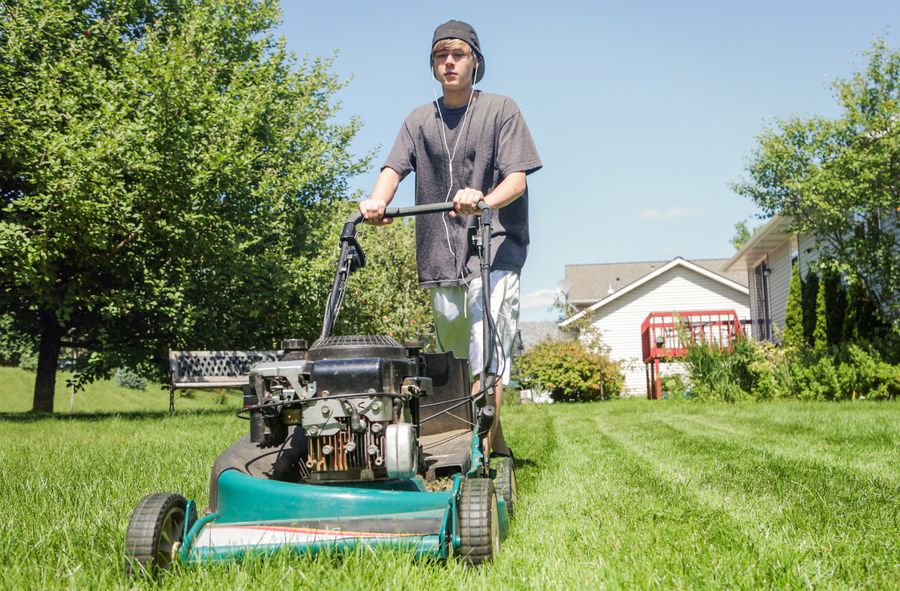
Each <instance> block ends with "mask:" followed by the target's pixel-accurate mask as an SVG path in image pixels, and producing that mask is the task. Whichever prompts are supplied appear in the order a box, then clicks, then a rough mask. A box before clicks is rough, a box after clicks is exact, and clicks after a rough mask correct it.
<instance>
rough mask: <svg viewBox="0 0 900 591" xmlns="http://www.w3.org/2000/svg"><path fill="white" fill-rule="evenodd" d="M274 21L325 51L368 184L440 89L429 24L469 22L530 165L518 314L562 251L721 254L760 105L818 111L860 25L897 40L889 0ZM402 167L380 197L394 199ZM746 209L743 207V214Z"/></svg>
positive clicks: (573, 258) (896, 7) (867, 43)
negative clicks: (509, 102)
mask: <svg viewBox="0 0 900 591" xmlns="http://www.w3.org/2000/svg"><path fill="white" fill-rule="evenodd" d="M282 8H283V11H284V23H283V25H282V28H281V32H282V33H283V34H284V36H285V37H286V39H287V41H288V45H289V47H290V48H291V49H292V50H293V51H294V52H296V53H297V54H298V55H300V56H304V55H308V56H331V55H332V54H333V53H334V52H335V51H337V52H338V53H337V57H336V59H335V62H334V71H335V72H336V73H338V74H339V75H340V76H341V77H342V78H344V79H349V82H348V85H347V86H346V88H344V89H343V90H341V91H340V93H339V95H338V98H339V100H340V101H341V102H342V103H343V110H342V115H341V117H342V118H348V117H350V116H351V115H357V116H359V117H360V118H361V119H362V120H363V122H364V124H365V126H364V128H363V129H362V131H361V132H360V133H359V135H358V136H357V138H356V140H355V143H354V150H355V151H356V153H357V154H364V153H367V152H369V151H375V152H376V156H375V158H374V160H373V163H372V168H371V170H370V172H369V173H367V174H364V175H360V176H358V177H355V178H354V179H353V181H352V183H351V184H352V186H353V187H354V188H355V189H361V190H363V191H366V192H368V191H369V190H371V188H372V185H373V183H374V180H375V177H376V176H377V171H378V168H379V167H380V165H381V163H382V161H383V159H384V157H385V156H386V153H387V151H388V150H389V149H390V146H391V144H392V143H393V140H394V137H395V136H396V133H397V130H398V129H399V126H400V123H401V122H402V120H403V118H404V117H405V116H406V114H407V113H408V112H409V111H410V110H411V109H412V108H413V107H415V106H417V105H420V104H423V103H425V102H428V101H430V100H432V97H433V90H432V89H433V88H435V89H436V90H437V92H438V93H440V87H439V86H437V83H436V82H434V83H433V80H432V78H431V75H430V70H429V68H428V51H429V45H430V42H431V36H432V32H433V31H434V28H435V26H437V25H438V24H440V23H442V22H444V21H446V20H448V19H451V18H455V19H460V20H465V21H467V22H469V23H471V24H472V25H473V26H474V27H475V29H476V30H477V31H478V35H479V37H480V39H481V45H482V49H483V51H484V55H485V65H486V73H485V77H484V80H483V81H482V82H481V83H480V84H479V85H478V87H479V88H481V89H482V90H485V91H487V92H495V93H499V94H505V95H508V96H511V97H512V98H513V99H515V101H516V102H517V103H518V104H519V107H520V108H521V109H522V112H523V113H524V115H525V118H526V120H527V121H528V125H529V127H530V128H531V132H532V135H533V136H534V139H535V142H536V144H537V147H538V150H539V152H540V154H541V158H542V160H543V162H544V168H543V169H542V170H541V171H539V172H537V173H535V174H533V175H531V176H530V177H529V181H528V182H529V193H530V199H531V202H530V218H531V219H530V221H531V237H532V244H531V248H530V251H529V255H528V262H527V263H526V266H525V269H524V271H523V273H522V283H521V284H522V304H523V308H522V320H549V319H554V318H555V317H556V313H555V312H553V311H550V310H548V309H547V307H548V305H549V303H550V302H551V301H552V296H553V291H554V289H555V286H556V284H557V282H558V281H559V280H560V279H562V278H563V276H564V267H565V265H566V264H576V263H608V262H626V261H644V260H668V259H671V258H674V257H676V256H682V257H685V258H689V259H690V258H714V257H729V256H731V255H732V254H733V253H734V250H733V248H732V247H731V245H730V244H729V239H730V238H731V237H732V236H733V235H734V224H735V223H736V222H738V221H739V220H742V219H745V218H748V217H751V216H753V215H755V213H756V211H755V209H754V207H753V205H752V204H751V203H750V202H749V201H747V200H745V199H743V198H741V197H739V196H737V195H735V194H734V193H733V192H732V191H731V189H730V187H729V184H730V183H732V182H734V181H737V180H739V179H741V178H742V177H743V175H744V169H745V166H746V163H747V161H748V159H749V157H750V156H751V154H752V151H753V148H754V145H755V137H756V136H757V135H758V134H759V133H760V132H761V131H762V130H763V129H765V128H766V127H767V126H769V125H771V124H772V123H773V122H774V121H775V120H776V119H777V118H783V117H788V116H792V115H800V116H809V115H825V116H835V115H837V113H838V108H837V106H836V101H835V99H834V96H833V94H832V92H831V88H830V86H829V81H831V80H833V79H835V78H842V77H847V76H849V75H850V74H851V73H852V72H854V71H858V70H860V69H861V68H862V67H863V65H864V63H865V56H864V55H863V52H864V51H865V50H866V49H868V48H869V47H871V45H872V42H873V40H874V39H876V38H878V37H880V38H884V39H886V40H887V41H888V43H889V45H890V46H891V47H892V48H897V47H898V45H900V30H898V29H900V2H896V1H894V2H886V1H884V2H876V1H868V0H858V1H857V2H853V3H850V2H831V1H820V2H811V1H803V2H791V1H789V0H782V1H780V2H772V1H770V0H761V1H757V2H754V3H747V2H742V3H737V2H727V1H725V0H721V1H719V2H690V1H683V2H677V3H676V2H637V1H636V2H568V1H565V0H561V1H557V2H532V1H518V2H506V1H503V2H499V1H490V0H482V1H481V2H472V3H469V4H463V3H452V4H451V3H447V2H443V3H438V2H423V1H421V0H420V1H419V2H405V1H404V2H363V1H358V2H349V1H341V0H332V1H331V2H298V1H293V0H282ZM412 194H413V188H412V182H411V179H407V180H406V181H404V183H403V184H401V186H400V189H399V190H398V192H397V197H396V199H395V200H394V204H395V205H410V204H412ZM754 223H756V222H754Z"/></svg>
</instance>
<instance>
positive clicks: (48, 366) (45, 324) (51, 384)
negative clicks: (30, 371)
mask: <svg viewBox="0 0 900 591" xmlns="http://www.w3.org/2000/svg"><path fill="white" fill-rule="evenodd" d="M61 339H62V327H60V325H59V322H57V321H56V317H55V316H54V315H53V314H47V315H45V316H44V318H43V320H42V322H41V344H40V347H39V349H38V366H37V377H36V378H35V380H34V404H33V406H32V408H31V412H53V396H54V394H55V391H56V368H57V364H58V362H59V349H60V341H61Z"/></svg>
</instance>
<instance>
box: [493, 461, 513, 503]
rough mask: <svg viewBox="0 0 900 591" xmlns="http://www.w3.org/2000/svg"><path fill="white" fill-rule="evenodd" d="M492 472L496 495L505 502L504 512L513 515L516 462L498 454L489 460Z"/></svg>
mask: <svg viewBox="0 0 900 591" xmlns="http://www.w3.org/2000/svg"><path fill="white" fill-rule="evenodd" d="M491 466H492V468H491V472H492V473H493V474H494V488H495V489H496V491H497V496H498V497H500V498H501V499H503V502H505V503H506V512H507V513H508V514H509V516H510V517H512V516H513V515H515V511H516V502H517V501H518V493H517V492H516V462H515V460H514V459H513V458H511V457H509V456H498V457H495V458H493V459H492V460H491Z"/></svg>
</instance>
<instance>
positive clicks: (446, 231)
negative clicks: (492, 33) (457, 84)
mask: <svg viewBox="0 0 900 591" xmlns="http://www.w3.org/2000/svg"><path fill="white" fill-rule="evenodd" d="M480 65H481V64H479V63H477V62H476V64H475V74H474V76H473V77H477V76H478V66H480ZM431 90H432V92H433V93H434V104H436V105H437V109H438V117H440V119H441V126H440V128H441V140H442V141H443V147H444V153H445V154H446V155H447V172H448V174H449V176H450V185H449V187H448V188H447V195H446V196H445V197H444V203H447V202H448V201H450V194H451V193H452V192H453V160H454V159H455V158H456V149H457V148H458V147H459V140H460V139H461V138H462V136H463V135H464V134H465V133H466V131H467V128H466V120H467V119H468V117H469V110H470V109H471V108H472V99H473V98H474V96H475V83H474V82H473V83H472V92H471V94H469V101H468V103H467V104H466V112H465V113H463V120H462V121H461V122H460V125H459V134H458V135H457V136H456V141H455V142H454V143H453V151H452V152H451V151H450V145H449V144H448V143H447V132H446V131H445V130H444V128H445V127H446V126H447V124H446V122H445V121H444V113H443V112H442V110H441V103H440V101H439V100H438V96H437V89H436V88H435V86H434V81H433V78H432V83H431ZM441 221H442V222H443V223H444V236H445V237H446V238H447V248H449V249H450V254H452V255H453V259H454V260H456V252H455V251H454V250H453V244H452V243H451V241H450V226H449V225H448V224H447V218H446V217H444V216H441Z"/></svg>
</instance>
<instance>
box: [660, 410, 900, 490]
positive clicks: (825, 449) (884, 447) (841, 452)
mask: <svg viewBox="0 0 900 591" xmlns="http://www.w3.org/2000/svg"><path fill="white" fill-rule="evenodd" d="M662 420H663V421H664V422H665V423H666V424H668V425H670V426H672V427H675V428H677V429H679V430H682V431H690V432H696V433H698V434H702V436H703V437H707V438H716V439H719V440H722V441H733V440H739V441H742V442H744V443H745V444H746V445H747V446H748V447H752V448H753V449H754V450H756V451H757V452H760V453H762V452H766V453H771V454H775V455H778V456H780V457H784V458H791V459H796V460H798V461H804V462H808V463H811V464H815V465H820V466H824V467H827V468H828V469H840V470H842V471H845V472H847V473H848V474H853V475H855V476H857V477H859V478H875V479H880V480H884V481H887V482H892V483H893V484H895V485H900V435H898V434H896V433H895V432H892V429H890V428H889V427H887V426H885V427H875V428H871V429H861V430H860V432H859V434H858V435H856V436H854V435H847V436H842V437H840V440H841V443H834V442H826V441H823V440H822V439H820V438H816V437H814V436H809V435H799V436H796V437H792V436H790V435H787V434H785V435H776V434H773V430H772V429H769V428H768V427H767V425H766V423H765V422H754V425H753V428H745V429H743V430H741V431H734V430H732V429H728V428H727V427H723V426H722V425H716V424H713V423H712V422H711V421H710V420H701V419H699V418H698V417H694V416H680V415H675V416H670V417H667V418H665V419H662ZM851 429H852V427H851ZM833 439H836V438H833Z"/></svg>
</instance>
